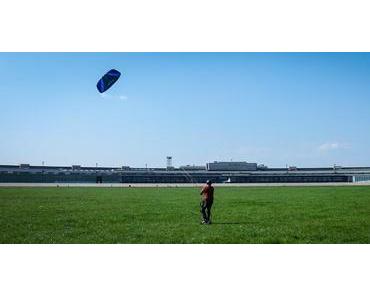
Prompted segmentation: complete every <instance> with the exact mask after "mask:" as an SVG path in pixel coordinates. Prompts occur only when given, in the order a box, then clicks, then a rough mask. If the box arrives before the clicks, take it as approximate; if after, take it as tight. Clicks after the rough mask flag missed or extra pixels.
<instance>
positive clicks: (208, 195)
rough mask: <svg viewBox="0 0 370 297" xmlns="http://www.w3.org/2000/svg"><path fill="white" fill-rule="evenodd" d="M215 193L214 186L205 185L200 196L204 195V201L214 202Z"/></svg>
mask: <svg viewBox="0 0 370 297" xmlns="http://www.w3.org/2000/svg"><path fill="white" fill-rule="evenodd" d="M213 191H214V188H213V187H212V186H210V185H205V186H204V187H203V189H202V192H200V194H201V195H203V200H213Z"/></svg>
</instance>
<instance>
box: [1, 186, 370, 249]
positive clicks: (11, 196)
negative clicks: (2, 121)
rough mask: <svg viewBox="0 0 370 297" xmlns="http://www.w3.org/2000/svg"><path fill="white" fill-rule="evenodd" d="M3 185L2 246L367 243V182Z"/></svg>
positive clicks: (369, 209)
mask: <svg viewBox="0 0 370 297" xmlns="http://www.w3.org/2000/svg"><path fill="white" fill-rule="evenodd" d="M198 206H199V194H198V189H195V188H0V243H370V187H271V188H269V187H266V188H260V187H258V188H249V187H248V188H236V187H235V188H216V191H215V203H214V209H213V224H212V225H209V226H205V225H201V224H200V214H199V208H198Z"/></svg>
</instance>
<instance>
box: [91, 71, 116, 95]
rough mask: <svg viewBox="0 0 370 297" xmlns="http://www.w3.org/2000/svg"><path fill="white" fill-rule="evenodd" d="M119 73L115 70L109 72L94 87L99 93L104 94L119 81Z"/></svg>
mask: <svg viewBox="0 0 370 297" xmlns="http://www.w3.org/2000/svg"><path fill="white" fill-rule="evenodd" d="M120 76H121V73H120V72H119V71H118V70H116V69H111V70H109V71H108V72H107V73H106V74H104V75H103V77H102V78H101V79H100V80H99V81H98V83H97V84H96V87H97V88H98V91H99V92H100V93H104V92H105V91H106V90H108V89H109V88H110V87H111V86H113V85H114V83H115V82H116V81H117V80H118V79H119V77H120Z"/></svg>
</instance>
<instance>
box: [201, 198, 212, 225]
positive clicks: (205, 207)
mask: <svg viewBox="0 0 370 297" xmlns="http://www.w3.org/2000/svg"><path fill="white" fill-rule="evenodd" d="M212 204H213V200H202V201H201V202H200V212H201V214H202V217H203V221H205V222H206V223H209V222H210V221H211V208H212Z"/></svg>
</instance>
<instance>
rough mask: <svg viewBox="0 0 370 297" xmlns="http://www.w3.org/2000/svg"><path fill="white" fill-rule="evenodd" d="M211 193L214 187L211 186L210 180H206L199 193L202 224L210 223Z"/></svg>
mask: <svg viewBox="0 0 370 297" xmlns="http://www.w3.org/2000/svg"><path fill="white" fill-rule="evenodd" d="M213 193H214V188H213V186H212V182H211V181H210V180H207V182H206V185H205V186H204V187H203V188H202V191H201V192H200V195H202V200H201V202H200V212H201V214H202V217H203V220H202V224H211V208H212V204H213Z"/></svg>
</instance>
